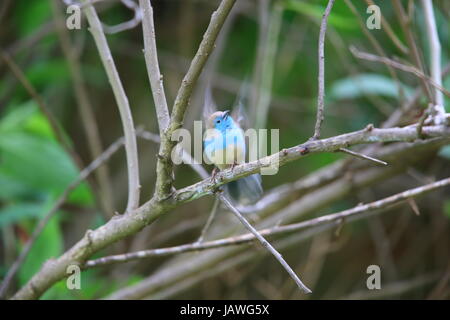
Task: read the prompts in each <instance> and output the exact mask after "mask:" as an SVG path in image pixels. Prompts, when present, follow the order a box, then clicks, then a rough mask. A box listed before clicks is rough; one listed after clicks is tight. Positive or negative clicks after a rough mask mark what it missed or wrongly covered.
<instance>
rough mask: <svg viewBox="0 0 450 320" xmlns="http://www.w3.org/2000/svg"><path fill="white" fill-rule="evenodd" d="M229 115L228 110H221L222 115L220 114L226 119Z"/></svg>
mask: <svg viewBox="0 0 450 320" xmlns="http://www.w3.org/2000/svg"><path fill="white" fill-rule="evenodd" d="M229 115H230V110H226V111H224V112H223V116H222V117H223V118H224V119H226V118H228V117H229Z"/></svg>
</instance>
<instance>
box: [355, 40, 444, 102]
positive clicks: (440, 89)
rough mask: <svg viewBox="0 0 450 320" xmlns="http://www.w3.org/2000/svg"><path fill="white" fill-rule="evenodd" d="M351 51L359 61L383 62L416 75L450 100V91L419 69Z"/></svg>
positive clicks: (356, 50) (369, 54)
mask: <svg viewBox="0 0 450 320" xmlns="http://www.w3.org/2000/svg"><path fill="white" fill-rule="evenodd" d="M350 51H351V52H352V54H353V55H354V56H355V57H357V58H359V59H364V60H368V61H375V62H381V63H384V64H387V65H390V66H392V67H394V68H397V69H400V70H403V71H405V72H409V73H412V74H414V75H416V76H417V77H419V78H421V79H423V80H425V81H426V82H428V83H430V84H431V85H432V86H433V87H435V88H436V89H438V90H439V91H441V92H442V93H444V94H445V95H446V96H447V97H449V98H450V92H449V91H448V90H446V89H445V88H444V87H442V85H439V84H438V83H436V82H435V81H434V80H433V79H431V78H430V77H429V76H427V75H426V74H424V73H423V72H422V71H420V70H419V69H417V68H416V67H413V66H407V65H404V64H402V63H400V62H397V61H394V60H391V59H389V58H385V57H380V56H377V55H374V54H371V53H366V52H361V51H359V50H358V49H356V48H355V47H353V46H352V47H350Z"/></svg>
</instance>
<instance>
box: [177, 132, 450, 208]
mask: <svg viewBox="0 0 450 320" xmlns="http://www.w3.org/2000/svg"><path fill="white" fill-rule="evenodd" d="M422 134H423V135H424V136H425V137H437V136H448V135H450V128H448V127H445V126H431V127H424V128H423V130H422ZM416 139H419V136H418V133H417V129H416V126H409V127H405V128H390V129H376V128H373V127H371V126H368V127H367V128H365V129H363V130H359V131H355V132H351V133H347V134H343V135H340V136H335V137H332V138H327V139H321V140H311V141H307V142H305V143H303V144H300V145H297V146H295V147H291V148H288V149H283V150H281V151H280V152H278V153H275V154H272V155H270V156H267V157H264V158H261V159H259V160H257V161H253V162H249V163H245V164H241V165H237V166H235V167H234V168H233V170H231V169H226V170H222V171H220V172H219V173H217V174H216V177H215V182H212V179H211V178H209V179H206V180H203V181H200V182H198V183H196V184H194V185H191V186H188V187H186V188H183V189H180V190H178V191H176V192H174V193H173V195H172V197H173V198H174V199H175V201H176V202H189V201H192V200H195V199H198V198H200V197H203V196H205V195H207V194H213V193H214V191H215V189H217V187H219V186H221V185H223V184H225V183H228V182H230V181H233V180H237V179H239V178H242V177H245V176H248V175H250V174H253V173H257V172H259V171H260V169H261V168H263V167H270V166H272V167H273V166H282V165H284V164H286V163H288V162H291V161H294V160H297V159H299V158H301V157H303V156H306V155H309V154H312V153H320V152H334V151H337V150H339V149H340V148H346V147H349V146H352V145H358V144H364V143H375V142H393V141H414V140H416Z"/></svg>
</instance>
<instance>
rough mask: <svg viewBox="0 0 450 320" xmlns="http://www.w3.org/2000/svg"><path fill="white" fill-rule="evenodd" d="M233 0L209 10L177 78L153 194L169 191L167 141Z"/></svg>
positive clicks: (169, 149)
mask: <svg viewBox="0 0 450 320" xmlns="http://www.w3.org/2000/svg"><path fill="white" fill-rule="evenodd" d="M235 2H236V0H222V1H221V2H220V5H219V7H218V9H217V10H216V11H215V12H214V13H213V14H212V16H211V21H210V23H209V26H208V28H207V29H206V32H205V34H204V35H203V40H202V42H201V43H200V46H199V48H198V50H197V53H196V54H195V57H194V59H193V60H192V62H191V65H190V67H189V70H188V72H187V73H186V75H185V76H184V78H183V81H182V82H181V86H180V89H179V90H178V93H177V96H176V98H175V103H174V106H173V108H172V116H171V118H170V124H169V128H168V129H167V131H166V133H165V134H164V135H162V136H161V146H160V150H159V155H158V162H157V166H156V173H157V179H156V187H155V189H156V190H155V194H156V196H157V198H158V199H164V198H165V197H167V196H168V194H170V191H171V188H172V182H173V181H172V180H173V177H172V175H173V172H172V171H173V170H172V162H171V160H170V154H171V152H172V149H173V147H174V146H175V143H176V142H175V141H171V136H172V133H173V132H174V131H175V130H177V129H178V128H181V127H182V125H183V118H184V114H185V113H186V109H187V106H188V104H189V99H190V97H191V95H192V91H193V88H194V86H195V84H196V82H197V80H198V78H199V76H200V73H201V71H202V70H203V67H204V66H205V64H206V61H207V60H208V57H209V55H210V54H211V52H212V50H213V49H214V43H215V41H216V39H217V36H218V35H219V32H220V30H221V28H222V26H223V24H224V22H225V19H226V18H227V16H228V14H229V13H230V11H231V8H232V7H233V5H234V3H235Z"/></svg>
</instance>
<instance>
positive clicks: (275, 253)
mask: <svg viewBox="0 0 450 320" xmlns="http://www.w3.org/2000/svg"><path fill="white" fill-rule="evenodd" d="M217 197H218V198H219V199H220V200H221V201H222V202H223V203H224V204H225V205H226V206H227V207H228V209H230V210H231V212H233V214H234V215H235V216H236V218H238V219H239V221H240V222H241V223H242V224H243V225H244V226H245V227H246V228H247V229H248V230H249V231H250V232H251V233H252V234H253V235H254V236H255V238H256V239H258V241H259V242H260V243H261V244H262V245H263V247H264V248H266V249H267V250H268V251H269V252H270V253H271V254H272V255H273V256H274V257H275V258H276V259H277V260H278V262H280V264H281V265H282V266H283V268H284V269H285V270H286V271H287V273H288V274H289V275H290V276H291V278H292V279H294V281H295V283H296V284H297V286H298V287H299V288H300V290H302V291H303V292H304V293H311V290H310V289H309V288H308V287H307V286H305V285H304V284H303V282H302V281H301V280H300V278H299V277H298V276H297V274H296V273H295V272H294V270H292V268H291V267H290V266H289V265H288V264H287V262H286V261H285V260H284V259H283V257H282V256H281V254H280V253H279V252H278V251H277V250H276V249H275V248H274V247H273V246H272V245H271V244H270V243H269V242H268V241H267V240H266V239H264V237H263V236H262V235H261V234H260V233H259V232H258V231H257V230H256V229H255V228H253V226H252V225H251V224H250V223H249V222H248V221H247V220H246V219H245V218H244V216H243V215H242V214H241V213H240V212H239V211H238V210H237V209H236V208H235V207H234V206H233V205H232V204H231V202H230V201H229V200H228V199H227V198H226V197H225V196H223V195H222V194H218V195H217Z"/></svg>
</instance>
